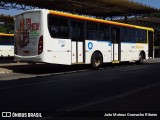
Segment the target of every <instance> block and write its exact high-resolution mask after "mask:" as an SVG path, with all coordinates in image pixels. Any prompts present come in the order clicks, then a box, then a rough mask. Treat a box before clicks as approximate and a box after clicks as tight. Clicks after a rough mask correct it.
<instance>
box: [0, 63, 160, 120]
mask: <svg viewBox="0 0 160 120" xmlns="http://www.w3.org/2000/svg"><path fill="white" fill-rule="evenodd" d="M25 68H26V69H25ZM10 69H12V70H13V71H15V72H14V73H8V74H0V111H10V112H21V113H22V112H41V113H42V114H43V118H38V119H47V120H48V119H49V120H52V119H53V120H57V119H62V118H63V119H64V118H65V119H69V118H70V117H80V116H81V117H80V118H81V119H84V118H85V117H87V118H89V117H94V118H95V117H102V118H103V119H107V120H108V119H109V120H111V119H112V117H108V116H107V117H104V114H105V113H111V114H112V113H128V112H129V113H143V112H144V113H158V112H159V111H160V63H157V64H145V65H134V64H133V65H129V64H127V65H118V66H115V65H114V66H112V65H110V64H106V65H105V67H104V68H102V69H100V70H91V69H90V67H89V66H55V67H54V66H51V65H36V66H34V67H33V68H32V69H29V67H27V66H19V68H15V67H14V66H12V67H11V68H10ZM66 115H68V116H67V117H66ZM72 115H73V116H72ZM44 116H45V117H50V118H45V117H44ZM62 116H63V117H62ZM150 118H151V117H150ZM153 118H157V117H153ZM158 118H160V116H159V117H158ZM76 119H77V118H76ZM145 119H146V118H145Z"/></svg>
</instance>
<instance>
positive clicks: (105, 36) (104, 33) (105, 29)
mask: <svg viewBox="0 0 160 120" xmlns="http://www.w3.org/2000/svg"><path fill="white" fill-rule="evenodd" d="M98 36H99V40H110V29H109V26H108V25H105V24H99V32H98Z"/></svg>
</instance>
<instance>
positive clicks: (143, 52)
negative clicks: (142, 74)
mask: <svg viewBox="0 0 160 120" xmlns="http://www.w3.org/2000/svg"><path fill="white" fill-rule="evenodd" d="M140 54H143V55H144V59H146V53H145V51H144V50H142V51H140V53H139V55H140Z"/></svg>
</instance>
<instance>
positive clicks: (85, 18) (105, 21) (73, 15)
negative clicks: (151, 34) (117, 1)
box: [49, 10, 154, 31]
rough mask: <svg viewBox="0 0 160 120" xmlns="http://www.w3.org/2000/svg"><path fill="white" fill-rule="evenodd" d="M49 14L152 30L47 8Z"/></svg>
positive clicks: (151, 29)
mask: <svg viewBox="0 0 160 120" xmlns="http://www.w3.org/2000/svg"><path fill="white" fill-rule="evenodd" d="M49 14H53V15H56V16H63V17H68V18H73V19H78V20H86V21H91V22H99V23H106V24H111V25H116V26H122V27H130V28H137V29H144V30H150V31H154V30H153V28H148V27H142V26H136V25H131V24H125V23H120V22H114V21H109V20H102V19H97V18H90V17H85V16H80V15H75V14H70V13H64V12H59V11H53V10H49Z"/></svg>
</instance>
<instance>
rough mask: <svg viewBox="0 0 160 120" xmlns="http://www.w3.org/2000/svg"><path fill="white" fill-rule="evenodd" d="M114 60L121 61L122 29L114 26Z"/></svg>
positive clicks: (112, 32) (112, 30) (112, 33)
mask: <svg viewBox="0 0 160 120" xmlns="http://www.w3.org/2000/svg"><path fill="white" fill-rule="evenodd" d="M111 35H112V62H119V61H120V54H121V53H120V29H119V28H112V29H111Z"/></svg>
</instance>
